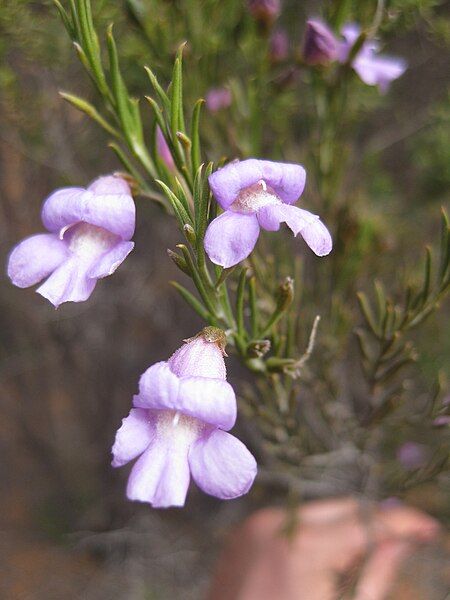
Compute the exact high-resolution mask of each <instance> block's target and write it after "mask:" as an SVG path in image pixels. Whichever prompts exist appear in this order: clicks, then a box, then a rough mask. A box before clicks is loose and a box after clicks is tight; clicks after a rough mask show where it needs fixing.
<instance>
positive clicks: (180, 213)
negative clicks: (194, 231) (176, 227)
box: [156, 179, 193, 229]
mask: <svg viewBox="0 0 450 600" xmlns="http://www.w3.org/2000/svg"><path fill="white" fill-rule="evenodd" d="M156 183H157V184H158V185H159V186H161V188H162V190H163V192H164V193H165V195H166V196H167V199H168V200H169V201H170V203H171V204H172V207H173V210H174V212H175V215H176V216H177V219H178V222H179V224H180V227H181V229H183V227H184V225H185V224H186V223H188V224H189V225H193V223H192V219H191V217H190V215H189V214H188V213H187V212H186V209H185V208H184V206H183V204H182V203H181V202H180V200H179V199H178V198H177V196H175V194H174V193H173V192H172V190H171V189H170V188H169V187H168V186H167V185H166V184H165V183H164V182H163V181H161V180H159V179H157V180H156Z"/></svg>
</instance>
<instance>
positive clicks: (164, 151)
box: [156, 127, 175, 171]
mask: <svg viewBox="0 0 450 600" xmlns="http://www.w3.org/2000/svg"><path fill="white" fill-rule="evenodd" d="M156 149H157V151H158V154H159V157H160V158H161V160H162V161H163V163H164V164H165V165H166V167H167V168H168V169H169V171H174V170H175V163H174V160H173V157H172V153H171V151H170V148H169V145H168V144H167V142H166V138H165V137H164V134H163V132H162V131H161V129H160V127H157V128H156Z"/></svg>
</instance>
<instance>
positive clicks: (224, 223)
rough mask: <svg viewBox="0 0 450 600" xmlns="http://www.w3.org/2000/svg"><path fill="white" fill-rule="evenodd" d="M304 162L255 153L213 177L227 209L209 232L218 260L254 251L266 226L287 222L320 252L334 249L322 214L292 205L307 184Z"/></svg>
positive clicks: (230, 262) (209, 248)
mask: <svg viewBox="0 0 450 600" xmlns="http://www.w3.org/2000/svg"><path fill="white" fill-rule="evenodd" d="M305 181H306V173H305V169H304V168H303V167H302V166H300V165H295V164H288V163H276V162H271V161H268V160H257V159H255V158H250V159H247V160H243V161H234V162H232V163H229V164H228V165H226V166H225V167H223V168H222V169H219V170H218V171H216V172H215V173H213V174H212V175H210V177H209V185H210V188H211V190H212V192H213V194H214V196H215V198H216V200H217V202H218V203H219V204H220V206H221V207H222V208H223V209H224V211H225V212H224V213H222V214H221V215H220V216H219V217H217V218H216V219H214V220H213V221H212V222H211V223H210V225H209V227H208V229H207V231H206V235H205V249H206V252H207V254H208V256H209V258H210V259H211V261H212V262H213V263H215V264H216V265H220V266H222V267H225V268H229V267H232V266H234V265H236V264H237V263H239V262H240V261H241V260H244V258H247V256H248V255H249V254H250V253H251V251H252V250H253V248H254V247H255V244H256V241H257V239H258V236H259V232H260V228H261V227H262V228H263V229H266V230H267V231H278V229H279V228H280V224H281V223H286V224H287V225H288V227H289V228H290V229H291V230H292V231H293V233H294V235H297V234H298V233H300V235H301V236H302V237H303V239H304V240H305V242H306V243H307V244H308V246H309V247H310V248H311V250H313V252H315V253H316V254H317V255H318V256H325V255H326V254H329V253H330V252H331V247H332V241H331V236H330V234H329V232H328V230H327V228H326V227H325V225H323V223H322V222H321V221H320V219H319V217H318V216H317V215H314V214H312V213H310V212H308V211H306V210H303V209H301V208H298V207H297V206H292V204H294V202H296V201H297V200H298V198H299V197H300V196H301V194H302V192H303V189H304V187H305Z"/></svg>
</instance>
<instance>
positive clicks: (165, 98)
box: [144, 67, 170, 114]
mask: <svg viewBox="0 0 450 600" xmlns="http://www.w3.org/2000/svg"><path fill="white" fill-rule="evenodd" d="M144 69H145V70H146V72H147V75H148V76H149V79H150V83H151V84H152V86H153V89H154V90H155V92H156V95H157V96H158V98H159V100H160V102H161V104H162V105H163V108H164V110H165V112H166V113H167V114H170V100H169V97H168V95H167V94H166V92H165V91H164V90H163V88H162V87H161V86H160V84H159V82H158V79H157V77H156V75H155V74H154V73H153V71H152V70H151V69H150V67H144Z"/></svg>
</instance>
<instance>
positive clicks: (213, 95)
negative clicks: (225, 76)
mask: <svg viewBox="0 0 450 600" xmlns="http://www.w3.org/2000/svg"><path fill="white" fill-rule="evenodd" d="M231 102H232V96H231V92H230V90H229V89H227V88H225V87H217V88H211V89H210V90H209V92H207V94H206V97H205V103H206V108H207V109H208V110H209V111H210V112H212V113H215V112H218V111H219V110H222V109H224V108H228V107H229V106H230V105H231Z"/></svg>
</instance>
